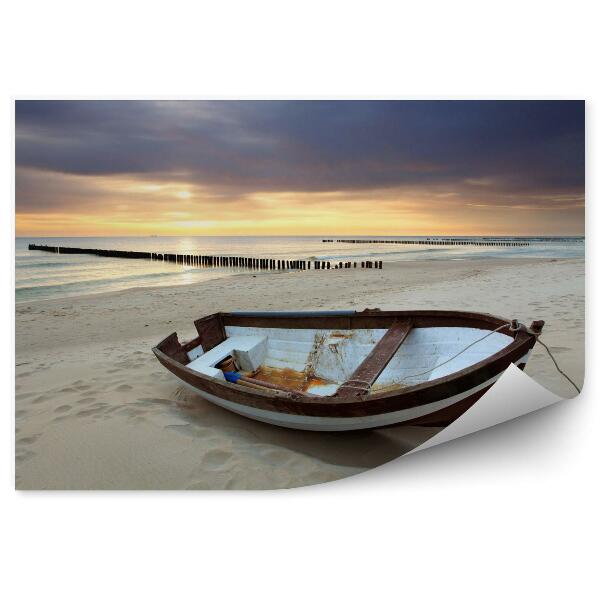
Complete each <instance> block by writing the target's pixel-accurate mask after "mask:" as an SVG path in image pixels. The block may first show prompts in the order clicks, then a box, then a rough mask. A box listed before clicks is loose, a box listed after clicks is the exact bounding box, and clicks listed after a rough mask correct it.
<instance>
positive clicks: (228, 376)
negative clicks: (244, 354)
mask: <svg viewBox="0 0 600 600" xmlns="http://www.w3.org/2000/svg"><path fill="white" fill-rule="evenodd" d="M223 375H224V376H225V380H226V381H229V383H237V381H238V379H239V378H240V377H241V375H240V374H239V373H238V372H237V371H227V372H226V373H223Z"/></svg>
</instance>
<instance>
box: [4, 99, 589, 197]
mask: <svg viewBox="0 0 600 600" xmlns="http://www.w3.org/2000/svg"><path fill="white" fill-rule="evenodd" d="M584 130H585V127H584V103H583V102H579V101H508V102H496V101H493V102H488V101H481V102H480V101H468V102H467V101H465V102H463V101H444V102H433V101H424V102H422V101H410V102H407V101H400V102H393V101H364V102H360V101H352V102H338V101H293V102H283V101H275V102H273V101H268V102H264V101H253V102H238V101H225V102H204V101H202V102H200V101H198V102H196V101H193V102H192V101H182V102H146V101H144V102H142V101H18V102H17V104H16V162H17V166H21V167H31V168H35V169H42V170H48V171H55V172H60V173H68V174H79V175H134V176H141V177H144V176H150V175H151V176H152V177H153V178H155V179H160V178H164V179H169V180H174V179H178V178H180V179H182V180H184V181H190V182H195V183H199V184H202V185H205V186H215V187H219V188H222V189H234V190H239V192H240V193H249V192H252V191H258V190H261V191H356V190H369V189H381V188H393V187H403V186H419V185H421V186H428V185H434V186H439V185H443V184H447V185H457V184H459V183H462V182H464V181H465V180H471V181H475V182H477V181H482V180H489V181H492V182H493V185H494V188H495V190H496V191H501V192H505V193H507V194H509V193H515V194H517V193H531V192H533V191H538V192H546V193H552V192H555V193H578V194H582V193H583V187H584V163H585V160H584V136H585V131H584ZM467 185H469V184H467Z"/></svg>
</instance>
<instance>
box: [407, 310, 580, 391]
mask: <svg viewBox="0 0 600 600" xmlns="http://www.w3.org/2000/svg"><path fill="white" fill-rule="evenodd" d="M541 324H542V325H543V324H544V323H543V321H541ZM506 327H508V329H509V331H513V332H516V331H521V330H523V331H525V332H527V333H529V334H530V335H533V336H535V338H536V342H537V343H539V344H541V345H542V347H544V348H545V349H546V352H547V353H548V356H549V357H550V358H551V359H552V362H553V363H554V366H555V367H556V370H557V371H558V372H559V373H560V374H561V375H562V376H563V377H564V378H565V379H566V380H567V381H568V382H569V383H570V384H571V385H572V386H573V387H574V388H575V389H576V390H577V392H578V393H581V389H580V388H579V386H578V385H577V384H576V383H575V382H574V381H573V380H572V379H571V378H570V377H569V376H568V375H567V374H566V373H565V372H564V371H563V370H562V369H561V368H560V367H559V366H558V363H557V362H556V359H555V358H554V356H553V355H552V352H551V351H550V348H548V346H546V344H544V342H542V340H540V335H541V334H542V330H541V328H540V329H539V330H538V329H532V328H530V327H527V326H526V325H523V324H522V323H519V321H517V320H516V319H514V320H513V321H511V322H510V323H504V325H500V327H497V328H496V329H494V330H493V331H490V332H489V333H488V334H486V335H484V336H483V337H481V338H479V339H478V340H475V341H474V342H471V343H470V344H469V345H468V346H466V347H465V348H463V349H462V350H461V351H460V352H458V353H457V354H455V355H454V356H451V357H450V358H449V359H448V360H445V361H444V362H443V363H440V364H439V365H435V366H434V367H433V368H431V369H427V371H422V372H421V373H413V374H411V375H406V376H405V377H403V378H402V379H401V380H400V382H402V381H405V380H406V379H410V378H412V377H420V376H421V375H427V374H428V373H431V372H432V371H435V370H436V369H437V368H439V367H442V366H444V365H446V364H448V363H449V362H450V361H452V360H454V359H455V358H457V357H458V356H460V355H461V354H463V353H464V352H466V351H467V350H468V349H469V348H471V347H472V346H474V345H475V344H478V343H479V342H482V341H483V340H485V339H486V338H488V337H490V335H492V334H494V333H498V332H499V331H501V330H502V329H505V328H506Z"/></svg>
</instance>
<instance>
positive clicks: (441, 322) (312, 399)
mask: <svg viewBox="0 0 600 600" xmlns="http://www.w3.org/2000/svg"><path fill="white" fill-rule="evenodd" d="M211 318H212V319H217V324H220V326H221V329H220V330H219V329H217V328H216V325H215V323H212V322H211ZM399 318H404V319H408V318H410V319H411V321H412V324H413V326H414V327H416V326H419V327H426V326H438V327H441V326H446V327H453V326H460V327H477V328H481V329H487V330H494V329H496V328H497V327H499V326H500V325H503V324H506V323H509V321H507V320H506V319H501V318H499V317H494V316H492V315H485V314H477V313H462V312H458V311H380V312H376V311H368V312H367V313H355V314H354V315H350V316H342V317H340V316H339V315H338V316H335V317H331V318H327V317H320V316H319V317H311V318H310V319H311V320H312V322H313V324H311V327H316V326H317V327H320V328H324V329H336V328H337V327H336V326H335V325H334V324H333V323H335V322H339V323H340V324H343V325H344V327H340V328H341V329H342V328H355V329H361V328H366V327H367V326H368V327H369V328H385V326H386V324H387V327H389V326H390V325H391V324H392V323H393V321H394V320H398V319H399ZM257 319H258V320H259V321H258V322H260V325H259V326H261V327H271V326H273V324H272V322H271V319H270V318H269V317H264V316H263V317H254V316H252V317H248V316H243V317H239V316H233V317H230V316H229V315H228V314H227V313H225V314H223V315H220V314H216V315H209V316H208V317H205V318H204V319H198V321H196V327H197V328H198V330H199V337H202V335H203V332H204V324H207V325H208V326H209V327H211V328H213V331H216V332H217V334H219V331H220V334H219V335H223V336H224V330H223V325H229V324H234V323H235V324H240V325H246V326H250V325H253V326H254V324H255V323H257ZM340 319H341V321H340ZM273 320H276V321H277V322H278V323H279V325H278V326H279V327H291V326H295V327H297V328H301V325H303V324H304V322H303V321H302V319H296V318H295V317H276V318H274V319H273ZM390 321H391V322H390ZM503 333H505V334H507V335H511V336H513V337H514V341H513V342H512V343H511V344H509V345H508V346H507V347H506V348H503V349H502V350H500V351H499V352H497V353H496V354H494V355H493V356H490V357H488V358H487V359H485V360H484V361H481V362H479V363H477V364H475V365H472V366H471V367H467V368H466V369H462V370H461V371H457V372H455V373H452V374H450V375H447V376H446V377H441V378H439V379H435V380H433V381H430V382H424V383H421V384H417V385H413V386H409V387H406V388H402V389H400V390H397V389H396V390H388V391H386V390H379V391H376V392H372V393H371V394H370V395H369V396H367V397H362V398H356V397H344V396H343V395H342V396H335V395H334V396H315V395H313V394H307V393H302V392H283V391H276V390H270V389H266V388H265V389H264V390H258V389H251V388H243V386H238V385H235V384H231V383H228V382H222V381H218V380H215V379H212V378H210V377H207V376H205V375H201V374H200V373H197V372H196V371H193V370H192V369H189V368H187V367H186V366H185V363H186V361H187V356H186V357H185V360H178V358H177V356H179V357H180V358H181V356H180V355H179V354H177V350H178V345H179V343H178V342H177V345H175V344H173V343H172V340H171V342H169V343H167V341H168V340H169V339H170V338H172V336H173V335H175V334H171V336H168V338H165V340H163V341H162V342H161V343H160V344H159V345H158V346H157V347H156V348H153V351H154V354H155V355H156V357H157V358H158V360H159V361H160V362H161V364H163V365H164V366H165V367H166V368H167V369H168V370H169V371H171V372H172V373H173V374H174V375H176V376H177V377H179V378H180V379H181V380H183V381H185V382H186V383H188V384H189V385H191V386H192V387H195V388H197V389H198V390H202V391H205V392H207V393H209V394H212V395H214V396H218V397H220V398H224V399H226V400H230V401H231V402H236V403H238V404H243V405H247V406H253V407H255V408H260V409H264V410H270V411H277V412H286V413H290V414H298V415H307V416H323V417H361V416H367V415H374V414H381V413H387V412H394V411H398V410H402V409H406V408H412V407H416V406H424V405H427V404H430V403H433V402H436V401H439V400H443V399H445V398H448V397H450V396H454V395H457V394H461V393H464V392H467V391H468V390H471V389H473V388H475V387H477V386H479V385H481V384H483V383H485V382H486V381H489V380H490V379H492V378H493V377H496V376H497V375H499V374H500V373H502V372H503V371H504V370H506V369H507V368H508V366H509V365H510V364H511V363H515V364H519V363H520V362H521V359H522V358H523V357H524V356H525V355H526V354H527V352H529V350H530V349H531V348H532V347H533V346H534V344H535V341H536V338H535V336H534V335H531V334H529V333H527V332H525V331H522V330H520V331H518V332H516V333H515V332H511V331H509V330H508V329H505V330H503ZM214 339H217V336H215V337H214ZM214 339H213V340H212V341H214ZM223 339H224V337H223ZM175 340H176V336H175ZM179 348H180V346H179Z"/></svg>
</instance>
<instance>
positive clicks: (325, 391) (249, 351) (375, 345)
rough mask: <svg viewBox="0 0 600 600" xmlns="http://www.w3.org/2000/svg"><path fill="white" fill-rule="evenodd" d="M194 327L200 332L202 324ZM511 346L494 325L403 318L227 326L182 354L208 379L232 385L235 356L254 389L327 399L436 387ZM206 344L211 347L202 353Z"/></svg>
mask: <svg viewBox="0 0 600 600" xmlns="http://www.w3.org/2000/svg"><path fill="white" fill-rule="evenodd" d="M196 325H197V327H198V330H199V333H200V334H202V329H201V327H202V324H200V325H199V322H197V324H196ZM206 327H207V328H209V327H211V325H210V321H209V322H207V324H206ZM487 334H489V335H488V337H486V338H485V339H483V340H482V341H480V342H478V343H477V344H475V345H473V346H472V347H468V346H469V345H470V344H473V342H476V341H478V340H480V339H481V338H482V337H484V336H486V335H487ZM223 337H224V339H223ZM513 341H514V337H513V336H512V335H510V334H509V332H508V331H506V333H502V332H493V327H492V331H491V332H490V327H488V328H487V329H484V328H480V327H476V326H474V327H469V326H465V327H460V326H417V327H415V326H412V324H411V322H410V320H409V319H405V320H402V319H401V320H399V321H398V322H397V323H394V325H393V326H391V327H388V328H365V329H362V328H360V329H333V328H293V327H289V328H286V327H280V326H278V327H268V326H252V325H248V326H245V325H239V324H238V325H235V324H227V323H225V324H224V325H222V333H221V341H218V343H214V345H213V344H206V343H204V344H202V343H201V342H202V335H200V336H199V338H197V339H196V340H193V341H192V342H189V343H187V344H184V345H183V346H181V348H182V350H183V351H184V352H185V356H184V357H182V362H184V363H187V364H186V366H187V368H189V369H191V370H193V371H196V372H197V373H200V374H202V375H204V376H206V377H210V378H214V379H216V380H220V381H226V380H228V379H226V376H225V372H226V371H227V370H228V369H231V368H232V363H231V362H229V363H228V367H227V368H226V369H224V368H223V363H224V361H226V360H227V359H228V358H229V357H231V359H233V368H234V369H235V371H237V372H239V373H240V374H241V375H244V376H246V377H250V378H252V380H254V381H255V382H256V383H260V382H264V383H266V384H267V385H271V387H276V388H281V389H285V390H293V391H297V392H303V393H308V394H312V395H316V396H330V395H333V394H336V393H338V390H340V388H341V387H343V386H346V387H349V388H357V389H360V388H361V387H363V386H365V385H368V389H369V390H373V391H376V390H382V389H385V388H388V387H392V386H394V387H403V386H412V385H416V384H419V383H424V382H429V381H433V380H435V379H438V378H440V377H444V376H447V375H450V374H451V373H454V372H456V371H460V370H461V369H464V368H467V367H470V366H472V365H475V364H476V363H478V362H480V361H482V360H485V359H487V358H489V357H490V356H492V355H493V354H495V353H497V352H499V351H500V350H502V349H503V348H505V347H506V346H508V345H509V344H511V342H513ZM207 345H208V346H211V347H210V348H209V349H207V350H206V351H205V350H204V347H207ZM203 346H204V347H203ZM463 350H464V351H463ZM461 351H463V352H461ZM459 353H460V354H459ZM457 354H458V356H455V355H457ZM449 359H450V360H449Z"/></svg>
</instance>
